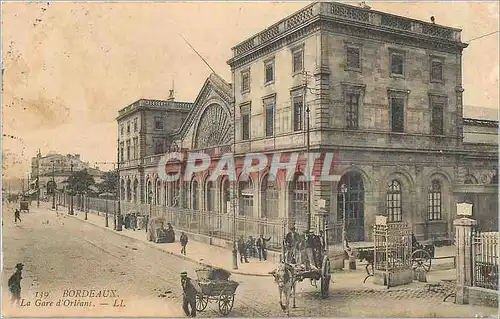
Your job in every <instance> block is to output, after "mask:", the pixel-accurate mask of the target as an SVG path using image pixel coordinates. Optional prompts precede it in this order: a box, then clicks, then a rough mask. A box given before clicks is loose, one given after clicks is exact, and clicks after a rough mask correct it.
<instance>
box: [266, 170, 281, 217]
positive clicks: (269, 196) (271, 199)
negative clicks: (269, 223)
mask: <svg viewBox="0 0 500 319" xmlns="http://www.w3.org/2000/svg"><path fill="white" fill-rule="evenodd" d="M278 200H279V190H278V185H277V181H276V178H275V177H274V176H273V175H269V174H268V175H266V176H265V177H264V178H263V179H262V217H265V218H270V219H277V218H278V217H279V207H278V203H279V201H278Z"/></svg>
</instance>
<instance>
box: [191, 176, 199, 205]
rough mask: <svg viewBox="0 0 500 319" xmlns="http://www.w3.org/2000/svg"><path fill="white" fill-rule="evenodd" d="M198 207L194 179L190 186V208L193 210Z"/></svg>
mask: <svg viewBox="0 0 500 319" xmlns="http://www.w3.org/2000/svg"><path fill="white" fill-rule="evenodd" d="M199 207H200V205H199V192H198V182H197V181H196V180H194V181H193V184H192V187H191V208H192V209H193V210H198V209H199Z"/></svg>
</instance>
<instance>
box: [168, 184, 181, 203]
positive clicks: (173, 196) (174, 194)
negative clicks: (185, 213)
mask: <svg viewBox="0 0 500 319" xmlns="http://www.w3.org/2000/svg"><path fill="white" fill-rule="evenodd" d="M168 190H169V196H168V200H169V202H168V204H169V206H172V207H179V204H180V203H179V202H180V199H181V197H180V191H181V189H180V181H179V180H176V181H173V182H168Z"/></svg>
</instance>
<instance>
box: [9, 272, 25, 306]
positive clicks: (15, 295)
mask: <svg viewBox="0 0 500 319" xmlns="http://www.w3.org/2000/svg"><path fill="white" fill-rule="evenodd" d="M23 267H24V265H23V264H21V263H19V264H17V265H16V272H15V273H14V274H13V275H12V276H10V278H9V281H8V286H9V291H10V292H11V294H12V300H11V301H12V303H19V301H21V279H23V278H22V277H21V275H22V271H23Z"/></svg>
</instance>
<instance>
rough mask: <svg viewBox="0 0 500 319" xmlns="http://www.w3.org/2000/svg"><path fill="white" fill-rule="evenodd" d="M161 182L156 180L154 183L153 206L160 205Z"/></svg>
mask: <svg viewBox="0 0 500 319" xmlns="http://www.w3.org/2000/svg"><path fill="white" fill-rule="evenodd" d="M161 189H162V187H161V181H160V180H157V181H156V189H155V205H160V200H161Z"/></svg>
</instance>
